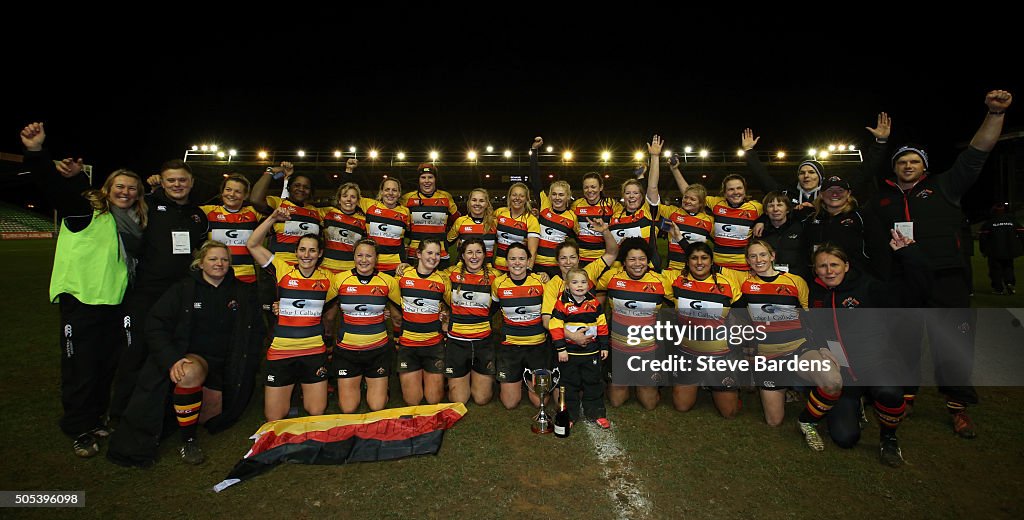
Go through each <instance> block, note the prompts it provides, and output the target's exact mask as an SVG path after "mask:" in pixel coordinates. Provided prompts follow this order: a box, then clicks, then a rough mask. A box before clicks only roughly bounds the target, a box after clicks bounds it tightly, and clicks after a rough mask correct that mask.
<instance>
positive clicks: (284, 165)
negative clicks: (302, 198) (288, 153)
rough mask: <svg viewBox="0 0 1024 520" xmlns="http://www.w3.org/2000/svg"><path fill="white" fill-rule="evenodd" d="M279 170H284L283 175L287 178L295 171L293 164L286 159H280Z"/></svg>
mask: <svg viewBox="0 0 1024 520" xmlns="http://www.w3.org/2000/svg"><path fill="white" fill-rule="evenodd" d="M281 170H282V171H284V177H285V178H286V179H287V178H288V177H291V176H292V174H293V173H295V166H294V165H293V164H292V163H290V162H288V161H281Z"/></svg>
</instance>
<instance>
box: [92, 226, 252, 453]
mask: <svg viewBox="0 0 1024 520" xmlns="http://www.w3.org/2000/svg"><path fill="white" fill-rule="evenodd" d="M192 268H193V271H192V273H191V276H189V277H187V278H185V279H183V280H182V281H181V282H179V283H178V284H176V285H174V286H172V287H171V289H170V290H168V291H167V292H166V293H164V295H163V296H162V297H161V298H160V300H158V301H157V303H156V305H154V306H153V308H152V309H151V310H150V313H149V316H148V317H147V321H146V339H147V345H148V347H149V349H150V355H149V358H148V361H147V364H146V366H145V368H144V370H143V371H142V372H141V373H140V375H139V381H138V384H137V387H136V390H135V392H134V393H133V394H132V398H131V401H129V404H128V408H127V410H126V412H125V416H124V418H123V419H122V421H121V426H120V427H119V428H118V429H117V431H116V432H115V433H114V435H113V437H112V439H111V444H110V450H109V452H108V455H107V456H108V458H110V459H111V460H112V461H114V462H116V463H119V464H122V465H131V466H149V465H151V464H153V462H155V460H156V454H157V447H158V444H159V439H160V438H161V437H162V434H163V433H164V432H166V431H168V430H169V428H167V427H165V424H164V420H165V418H166V417H167V416H169V415H171V413H170V412H171V409H170V407H169V406H167V404H168V403H167V401H168V397H169V396H170V397H171V400H172V401H173V405H174V406H173V414H174V415H175V416H176V417H177V423H178V427H179V428H178V429H179V431H180V432H181V437H182V441H183V447H182V449H181V456H182V459H183V460H184V461H185V462H187V463H189V464H200V463H202V462H203V460H204V456H203V452H202V450H201V449H200V448H199V445H198V443H197V442H196V430H197V426H198V425H199V424H205V426H206V428H207V429H208V430H209V431H211V432H212V433H217V432H219V431H222V430H225V429H227V428H228V427H230V426H231V425H232V424H234V423H235V422H236V421H237V420H238V418H239V417H241V415H242V413H243V412H244V411H245V407H246V406H247V405H248V403H249V399H250V397H251V396H252V390H253V386H254V381H255V375H256V370H257V368H258V366H259V360H260V347H261V345H262V341H263V334H264V327H263V320H262V318H261V315H260V304H259V301H258V299H257V296H256V291H255V288H254V287H253V286H252V284H247V283H241V282H239V281H237V280H236V279H235V276H234V274H233V272H232V270H231V252H230V251H229V250H228V248H227V246H225V245H224V244H222V243H220V242H215V241H212V240H210V241H207V242H206V243H204V244H203V246H202V247H201V248H200V249H199V251H197V252H196V255H195V260H194V261H193V263H192Z"/></svg>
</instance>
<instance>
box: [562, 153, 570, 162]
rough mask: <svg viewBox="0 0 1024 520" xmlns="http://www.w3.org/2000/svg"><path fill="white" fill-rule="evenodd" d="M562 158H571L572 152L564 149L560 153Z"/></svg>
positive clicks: (567, 159)
mask: <svg viewBox="0 0 1024 520" xmlns="http://www.w3.org/2000/svg"><path fill="white" fill-rule="evenodd" d="M562 159H563V160H566V161H571V160H572V152H569V151H566V152H564V153H563V154H562Z"/></svg>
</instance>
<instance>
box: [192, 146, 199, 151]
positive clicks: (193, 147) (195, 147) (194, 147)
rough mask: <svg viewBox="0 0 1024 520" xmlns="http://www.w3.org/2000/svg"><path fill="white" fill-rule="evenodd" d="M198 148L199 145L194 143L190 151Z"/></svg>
mask: <svg viewBox="0 0 1024 520" xmlns="http://www.w3.org/2000/svg"><path fill="white" fill-rule="evenodd" d="M198 149H199V145H198V144H194V145H192V151H193V152H194V151H196V150H198Z"/></svg>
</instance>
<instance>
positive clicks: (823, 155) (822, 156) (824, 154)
mask: <svg viewBox="0 0 1024 520" xmlns="http://www.w3.org/2000/svg"><path fill="white" fill-rule="evenodd" d="M818 157H819V158H821V159H824V158H826V157H828V152H826V151H825V150H822V151H820V152H818Z"/></svg>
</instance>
